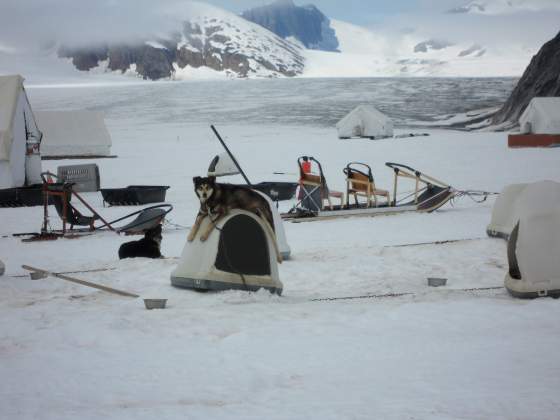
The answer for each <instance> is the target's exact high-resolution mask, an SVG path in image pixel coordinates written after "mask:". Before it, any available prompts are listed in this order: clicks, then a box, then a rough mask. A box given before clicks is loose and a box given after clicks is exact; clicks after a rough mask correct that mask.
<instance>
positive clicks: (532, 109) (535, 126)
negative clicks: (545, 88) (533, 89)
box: [519, 97, 560, 134]
mask: <svg viewBox="0 0 560 420" xmlns="http://www.w3.org/2000/svg"><path fill="white" fill-rule="evenodd" d="M519 125H520V127H521V133H522V134H560V97H546V98H533V99H532V100H531V102H530V103H529V105H528V106H527V108H526V109H525V112H523V114H522V115H521V117H520V118H519Z"/></svg>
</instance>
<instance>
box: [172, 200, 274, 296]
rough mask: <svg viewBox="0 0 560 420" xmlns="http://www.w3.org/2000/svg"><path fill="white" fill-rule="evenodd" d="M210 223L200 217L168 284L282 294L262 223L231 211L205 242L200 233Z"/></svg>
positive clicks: (271, 242) (270, 241) (247, 214)
mask: <svg viewBox="0 0 560 420" xmlns="http://www.w3.org/2000/svg"><path fill="white" fill-rule="evenodd" d="M210 223H212V222H211V221H210V220H209V218H208V217H206V218H205V219H203V222H202V224H201V226H200V229H199V231H198V233H197V236H196V237H195V238H194V240H193V241H192V242H187V243H186V245H185V248H184V249H183V254H182V256H181V261H180V262H179V265H178V266H177V267H176V268H175V270H174V271H173V272H172V273H171V284H172V285H173V286H176V287H181V288H187V289H195V290H227V289H238V290H247V291H256V290H259V289H261V288H264V289H268V290H269V291H271V292H273V293H278V294H280V293H282V288H283V285H282V283H281V282H280V278H279V274H278V263H277V261H276V251H275V246H276V245H275V238H274V237H273V236H272V235H271V234H270V233H269V232H270V231H271V229H270V228H267V226H265V223H266V222H263V220H262V219H261V218H260V217H258V216H256V215H255V214H253V213H250V212H247V211H244V210H232V211H231V212H230V213H229V214H228V215H227V216H226V217H224V218H223V219H221V220H220V221H219V222H218V223H217V224H216V226H215V228H214V230H213V231H212V233H211V234H210V236H209V237H208V239H207V240H206V241H204V242H203V241H201V240H200V236H201V235H202V233H203V232H205V231H206V229H208V227H209V225H210Z"/></svg>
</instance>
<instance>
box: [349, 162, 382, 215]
mask: <svg viewBox="0 0 560 420" xmlns="http://www.w3.org/2000/svg"><path fill="white" fill-rule="evenodd" d="M344 174H345V175H346V206H347V207H349V206H350V195H351V194H352V195H353V196H354V201H355V203H356V205H359V202H358V196H362V197H365V198H366V200H367V207H371V204H372V202H373V204H374V207H377V204H378V203H377V197H378V196H380V197H385V199H386V200H387V205H390V203H391V198H390V194H389V191H386V190H381V189H378V188H376V186H375V181H374V179H373V175H372V172H371V168H370V167H369V165H366V164H365V163H360V162H351V163H349V164H348V165H346V168H344Z"/></svg>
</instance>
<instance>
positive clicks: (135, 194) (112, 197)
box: [101, 185, 169, 206]
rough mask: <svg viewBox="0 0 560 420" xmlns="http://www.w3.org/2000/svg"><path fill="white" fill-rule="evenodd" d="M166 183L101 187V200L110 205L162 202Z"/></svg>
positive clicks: (166, 188)
mask: <svg viewBox="0 0 560 420" xmlns="http://www.w3.org/2000/svg"><path fill="white" fill-rule="evenodd" d="M168 189H169V186H167V185H129V186H128V187H126V188H101V195H102V196H103V201H104V202H105V203H108V204H109V205H111V206H135V205H139V204H148V203H163V202H164V201H165V193H166V191H167V190H168Z"/></svg>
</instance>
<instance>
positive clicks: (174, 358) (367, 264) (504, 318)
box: [0, 85, 560, 420]
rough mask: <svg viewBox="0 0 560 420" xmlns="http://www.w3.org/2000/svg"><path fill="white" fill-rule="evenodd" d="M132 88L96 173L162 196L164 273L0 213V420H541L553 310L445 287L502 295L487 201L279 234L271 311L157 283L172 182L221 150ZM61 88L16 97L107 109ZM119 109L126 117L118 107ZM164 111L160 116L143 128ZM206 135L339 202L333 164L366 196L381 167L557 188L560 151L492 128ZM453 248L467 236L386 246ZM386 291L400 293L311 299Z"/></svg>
mask: <svg viewBox="0 0 560 420" xmlns="http://www.w3.org/2000/svg"><path fill="white" fill-rule="evenodd" d="M187 86H188V85H187ZM193 86H194V85H193ZM231 86H234V85H231ZM112 89H113V88H112ZM151 89H152V88H151V87H149V88H146V89H145V90H144V96H142V95H137V96H135V97H134V98H135V99H134V100H132V101H131V100H130V97H127V96H126V95H123V96H119V95H118V89H113V92H112V95H113V96H112V99H111V100H112V101H113V102H111V104H110V106H109V107H108V108H107V109H108V125H109V129H110V131H111V134H112V136H113V142H114V146H113V150H112V152H113V153H114V154H117V155H118V156H119V157H118V159H105V160H98V161H96V163H97V164H98V165H99V167H100V170H101V181H102V185H103V186H104V187H119V186H125V185H129V184H139V183H142V184H162V185H170V186H171V188H170V189H169V191H168V194H167V200H168V202H170V203H172V204H173V205H174V207H175V209H174V211H173V212H172V213H171V214H170V215H169V219H168V221H169V222H170V223H169V224H167V225H166V226H165V228H164V241H163V253H164V254H165V256H166V257H167V259H163V260H145V259H138V260H125V261H119V260H118V259H117V249H118V247H119V245H120V244H121V243H122V242H125V241H128V240H130V238H124V237H118V236H117V235H115V234H114V233H110V232H103V233H97V234H95V235H91V236H87V237H82V238H79V239H73V240H70V239H66V240H58V241H54V242H39V243H23V242H21V241H20V240H19V239H18V238H14V237H12V236H11V234H12V233H15V232H28V231H37V230H39V229H40V224H41V216H42V211H41V208H40V207H35V208H22V209H0V236H1V237H0V259H1V260H3V261H4V263H5V264H6V274H5V275H4V276H3V277H1V278H0V291H1V293H0V376H1V377H2V378H3V380H2V382H1V383H0V419H15V418H17V419H57V420H60V419H75V418H78V417H79V418H81V419H98V418H106V419H144V418H146V419H148V418H150V419H152V418H177V419H178V418H181V419H183V418H185V419H222V418H223V419H225V418H234V419H247V418H255V419H263V418H268V419H371V418H379V419H403V418H410V419H489V418H492V419H513V418H515V419H536V418H538V419H556V418H558V411H559V409H560V402H558V389H560V375H559V373H560V362H559V361H558V357H557V353H558V348H559V346H560V334H558V332H559V327H558V322H557V319H558V317H559V316H560V302H559V301H555V300H552V299H539V300H535V301H528V302H526V301H519V300H515V299H513V298H511V297H510V296H508V294H507V293H506V292H505V290H503V289H496V290H489V291H471V292H467V291H461V290H460V289H467V288H479V287H481V288H484V287H498V286H501V285H502V284H503V278H504V274H505V272H506V270H507V261H506V243H505V242H503V241H501V240H498V239H489V238H487V237H486V235H485V229H486V225H487V224H488V222H489V220H490V212H491V207H492V200H489V201H488V202H486V203H483V204H476V203H473V202H471V201H469V200H467V199H462V200H461V201H458V202H456V203H455V206H450V205H447V206H445V207H444V208H442V209H441V210H439V211H437V212H435V213H432V214H405V215H398V216H386V217H376V218H354V219H340V220H332V221H322V222H312V223H285V228H286V233H287V236H288V241H289V243H290V246H291V247H292V256H293V258H292V259H291V260H290V261H286V262H284V263H283V264H282V265H281V266H280V277H281V280H282V282H283V283H284V293H283V296H282V297H278V296H272V295H270V294H269V293H267V292H259V293H255V294H248V293H244V292H237V291H230V292H223V293H209V294H199V293H195V292H190V291H186V290H179V289H174V288H172V287H171V286H170V282H169V276H170V273H171V271H172V270H173V269H174V267H175V265H176V264H177V259H176V258H177V257H178V256H179V255H180V254H181V250H182V247H183V245H184V243H185V240H186V236H187V234H188V229H187V227H188V226H190V225H191V223H192V222H193V220H194V217H195V214H196V211H197V202H196V198H195V196H194V193H193V191H192V181H191V178H192V177H193V176H195V175H201V174H204V173H205V171H206V169H207V166H208V163H209V162H210V160H211V158H212V157H213V156H214V155H215V154H217V153H219V152H221V149H220V146H219V144H218V142H217V140H216V139H215V138H214V137H213V134H212V133H211V131H210V129H209V127H208V124H207V123H206V120H205V119H204V118H202V117H200V115H201V114H197V115H198V116H199V118H198V119H197V120H196V121H193V120H188V122H185V119H183V118H182V116H184V115H188V112H186V111H185V110H184V109H183V108H182V103H180V102H177V101H176V100H175V98H174V97H172V96H171V97H167V100H166V102H165V103H163V104H161V103H158V107H157V108H158V110H155V109H153V110H152V109H151V107H150V105H151V104H152V103H154V102H153V101H154V99H153V98H154V97H155V96H153V95H152V91H151ZM154 89H155V88H154ZM158 89H163V90H165V89H167V87H166V85H160V87H159V88H158ZM193 89H194V88H193ZM62 91H63V92H64V94H63V95H62V96H64V100H62V99H60V98H59V97H57V95H59V94H60V93H57V92H55V90H52V92H50V93H49V91H48V90H41V91H40V92H39V90H33V89H31V91H30V97H31V98H32V104H33V105H36V107H37V108H42V109H48V108H49V106H50V107H53V108H61V107H62V108H64V107H65V106H61V105H66V107H67V108H69V107H71V105H72V104H74V106H79V105H80V104H82V105H83V104H88V105H87V106H89V107H90V108H92V109H94V108H96V107H98V108H103V107H104V106H105V104H106V103H107V102H108V101H109V99H106V102H105V103H103V101H102V100H101V99H99V103H97V102H96V101H97V99H96V100H93V102H94V104H91V103H89V102H88V101H91V97H89V96H87V95H83V91H80V90H62ZM49 97H52V98H53V100H52V103H51V104H50V105H49V101H48V98H49ZM102 97H103V95H102V94H99V96H98V97H96V98H102ZM33 98H35V100H34V99H33ZM57 98H58V99H57ZM185 98H186V99H185V100H188V101H190V100H197V98H194V99H193V98H191V97H188V96H185ZM123 103H124V104H125V105H123ZM138 103H142V104H143V107H144V108H143V109H139V108H138ZM199 103H200V105H199V106H200V107H202V106H203V102H199ZM115 104H120V105H118V106H117V105H115ZM126 104H130V106H131V107H132V108H133V109H134V112H133V114H134V115H128V114H126V115H125V114H123V112H122V111H120V110H121V108H123V107H127V106H129V105H126ZM57 105H58V106H57ZM119 106H120V107H121V108H119ZM207 106H210V105H207ZM98 108H97V109H98ZM165 112H169V113H172V112H177V113H178V114H176V115H174V116H173V115H170V116H169V117H168V118H166V119H158V118H156V117H154V115H156V116H157V115H158V113H161V114H162V115H163V114H165ZM152 113H153V114H152ZM202 115H204V114H202ZM300 121H302V120H301V119H300ZM218 129H219V130H220V132H221V133H222V134H223V136H224V137H225V138H226V140H227V141H228V144H229V146H230V147H231V149H232V150H234V152H235V153H236V155H237V157H238V159H239V161H240V162H241V164H242V165H243V167H244V169H245V170H246V172H247V174H248V175H249V177H250V178H251V180H255V181H261V180H294V179H295V175H284V176H277V175H273V172H286V173H295V172H296V169H297V167H296V163H295V162H296V158H297V157H298V156H300V155H304V154H306V155H313V156H315V157H316V158H317V159H319V160H320V161H321V163H322V164H323V167H324V169H325V171H326V177H327V180H328V182H329V185H330V187H331V188H333V189H343V188H344V178H343V174H342V168H343V167H344V166H345V165H346V163H348V162H349V161H352V160H360V161H364V162H366V163H369V164H370V165H372V167H373V170H374V174H375V179H376V183H377V185H379V186H381V187H385V188H390V186H391V182H392V174H391V171H390V170H389V169H388V168H386V167H385V166H384V165H383V164H384V162H385V161H394V162H402V163H406V164H409V165H411V166H413V167H416V168H418V169H420V170H422V171H424V172H426V173H427V174H430V175H433V176H435V177H436V178H439V179H442V180H444V181H447V182H448V183H450V184H451V185H453V186H455V187H456V188H458V189H482V190H487V191H499V190H501V188H502V187H503V186H505V185H507V184H510V183H515V182H530V181H536V180H541V179H553V180H556V181H560V169H559V166H558V161H559V158H560V149H538V150H537V149H535V150H528V149H527V150H511V149H508V148H507V147H506V143H507V142H506V134H504V133H463V132H454V131H445V130H441V131H438V130H429V132H430V134H431V135H430V136H429V137H415V138H403V139H386V140H379V141H369V140H348V141H341V140H338V139H337V138H336V132H335V130H334V128H331V127H328V126H318V125H316V124H307V123H305V122H301V123H299V124H295V123H292V124H290V123H287V124H286V123H285V121H283V120H281V121H280V122H277V123H267V119H263V120H262V121H261V123H258V122H255V121H251V123H250V124H247V123H246V122H243V120H237V121H235V118H232V119H230V120H229V121H225V120H224V122H223V123H222V124H220V125H219V126H218ZM397 131H398V132H397V134H398V133H399V132H407V131H406V129H404V128H402V129H400V130H397ZM68 163H69V162H68V161H48V162H44V168H45V169H50V170H55V169H56V167H57V166H58V165H60V164H68ZM71 163H75V162H71ZM234 180H235V178H233V179H232V181H234ZM84 195H85V197H86V199H88V200H89V201H90V202H91V203H92V204H93V205H94V206H95V207H96V208H97V209H98V210H99V212H100V213H102V214H103V215H104V216H106V217H107V218H109V219H114V218H117V217H118V216H120V215H123V214H126V213H128V212H131V211H133V210H135V209H136V207H130V208H129V207H112V208H103V206H102V199H101V196H100V194H97V193H86V194H84ZM287 205H288V204H285V205H283V206H282V207H286V206H287ZM52 214H53V215H54V214H55V213H54V211H52ZM51 222H52V225H53V226H54V227H57V226H59V222H58V221H57V220H56V217H53V219H52V220H51ZM457 239H469V240H468V241H462V242H454V243H447V244H442V245H416V246H407V247H396V246H395V245H404V244H421V243H425V242H432V241H444V240H457ZM22 264H29V265H33V266H38V267H41V268H46V269H49V270H53V271H74V270H88V269H96V268H107V269H109V270H108V271H104V272H97V273H83V274H76V275H75V276H76V277H79V278H82V279H84V280H90V281H95V282H99V283H102V284H105V285H108V286H111V287H115V288H120V289H124V290H128V291H131V292H135V293H138V294H140V295H141V296H142V297H143V298H167V299H169V302H168V308H167V309H166V310H163V311H147V310H145V309H144V306H143V302H142V300H141V299H130V298H120V297H117V296H112V295H109V294H106V293H104V292H99V291H96V290H94V289H89V288H85V287H82V286H78V285H73V284H70V283H67V282H64V281H62V280H59V279H56V278H52V277H51V278H48V279H44V280H38V281H32V280H29V279H28V278H26V277H15V276H23V275H25V274H26V273H25V271H24V270H22V269H21V265H22ZM427 277H446V278H448V286H446V287H444V288H439V289H433V288H429V287H427V285H426V279H427ZM403 292H407V293H413V295H406V296H402V297H396V298H385V299H355V300H338V301H320V302H317V301H311V300H312V299H318V298H328V297H350V296H361V295H366V294H387V293H403Z"/></svg>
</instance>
